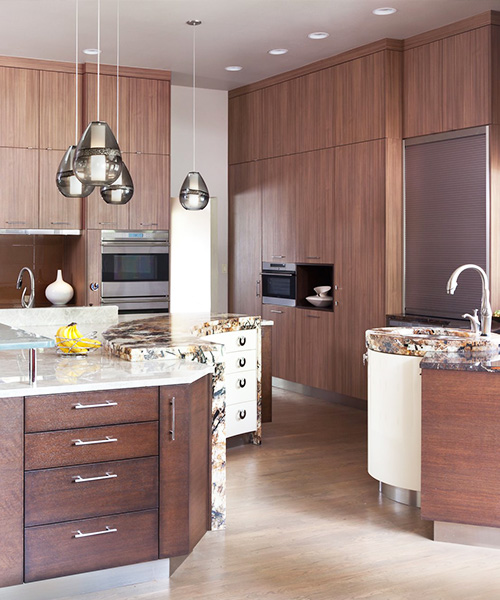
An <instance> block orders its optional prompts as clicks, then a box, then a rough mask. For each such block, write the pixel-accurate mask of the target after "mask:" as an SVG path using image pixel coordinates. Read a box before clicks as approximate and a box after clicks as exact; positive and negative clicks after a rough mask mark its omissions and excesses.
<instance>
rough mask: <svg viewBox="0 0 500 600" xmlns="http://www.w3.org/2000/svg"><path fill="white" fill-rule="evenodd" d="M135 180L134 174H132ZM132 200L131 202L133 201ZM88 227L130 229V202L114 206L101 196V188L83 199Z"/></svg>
mask: <svg viewBox="0 0 500 600" xmlns="http://www.w3.org/2000/svg"><path fill="white" fill-rule="evenodd" d="M132 180H133V176H132ZM133 200H134V198H132V200H130V202H132V201H133ZM83 206H84V220H85V228H86V229H128V228H129V204H123V205H119V206H112V205H111V204H106V202H104V200H103V199H102V198H101V193H100V188H95V190H94V191H93V192H92V193H91V194H90V196H88V197H87V198H84V200H83Z"/></svg>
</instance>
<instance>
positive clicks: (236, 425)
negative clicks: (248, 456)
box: [226, 402, 257, 437]
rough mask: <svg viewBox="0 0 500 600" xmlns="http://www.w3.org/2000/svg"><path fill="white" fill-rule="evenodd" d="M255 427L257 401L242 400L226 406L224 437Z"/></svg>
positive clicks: (248, 430)
mask: <svg viewBox="0 0 500 600" xmlns="http://www.w3.org/2000/svg"><path fill="white" fill-rule="evenodd" d="M256 429H257V403H256V402H242V403H241V404H230V405H228V406H226V437H231V436H233V435H238V434H240V433H248V432H250V431H255V430H256Z"/></svg>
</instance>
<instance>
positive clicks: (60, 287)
mask: <svg viewBox="0 0 500 600" xmlns="http://www.w3.org/2000/svg"><path fill="white" fill-rule="evenodd" d="M73 293H74V292H73V288H72V286H71V285H70V284H69V283H66V282H65V281H64V280H63V276H62V271H61V269H58V270H57V278H56V280H55V281H54V282H53V283H51V284H50V285H48V286H47V287H46V289H45V296H46V297H47V300H49V301H50V302H52V304H53V305H54V306H64V305H65V304H67V303H68V302H69V301H70V300H71V298H73Z"/></svg>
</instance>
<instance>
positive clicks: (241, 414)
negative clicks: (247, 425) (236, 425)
mask: <svg viewBox="0 0 500 600" xmlns="http://www.w3.org/2000/svg"><path fill="white" fill-rule="evenodd" d="M246 416H247V411H246V410H239V411H238V417H239V418H240V419H241V420H242V421H243V419H244V418H245V417H246Z"/></svg>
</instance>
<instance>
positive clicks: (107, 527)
mask: <svg viewBox="0 0 500 600" xmlns="http://www.w3.org/2000/svg"><path fill="white" fill-rule="evenodd" d="M117 531H118V529H116V528H111V527H109V525H106V529H104V530H103V531H91V532H90V533H82V532H81V531H80V530H78V531H77V532H76V533H75V535H74V536H73V537H74V538H75V539H78V538H85V537H90V536H91V535H102V534H103V533H116V532H117Z"/></svg>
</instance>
